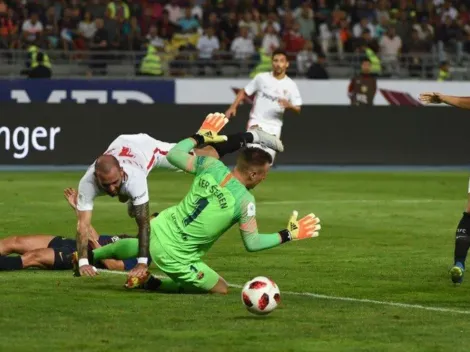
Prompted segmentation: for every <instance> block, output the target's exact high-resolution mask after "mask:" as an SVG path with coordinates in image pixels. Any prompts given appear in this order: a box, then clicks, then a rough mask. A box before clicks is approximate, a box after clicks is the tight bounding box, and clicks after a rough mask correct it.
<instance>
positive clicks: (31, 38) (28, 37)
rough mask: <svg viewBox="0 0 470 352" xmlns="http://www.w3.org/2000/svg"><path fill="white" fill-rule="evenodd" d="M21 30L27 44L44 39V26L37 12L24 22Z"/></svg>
mask: <svg viewBox="0 0 470 352" xmlns="http://www.w3.org/2000/svg"><path fill="white" fill-rule="evenodd" d="M21 31H22V32H23V36H22V39H23V41H24V42H25V44H26V45H28V44H30V43H32V42H35V41H40V40H41V39H42V34H43V31H44V27H43V25H42V23H41V21H39V16H38V14H37V13H32V14H31V16H30V17H29V18H28V19H27V20H26V21H24V22H23V25H22V26H21Z"/></svg>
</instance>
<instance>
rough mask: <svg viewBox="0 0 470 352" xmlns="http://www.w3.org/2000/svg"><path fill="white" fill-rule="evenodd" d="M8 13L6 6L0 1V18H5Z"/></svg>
mask: <svg viewBox="0 0 470 352" xmlns="http://www.w3.org/2000/svg"><path fill="white" fill-rule="evenodd" d="M7 13H8V5H7V4H6V2H5V0H0V17H5V16H6V15H7Z"/></svg>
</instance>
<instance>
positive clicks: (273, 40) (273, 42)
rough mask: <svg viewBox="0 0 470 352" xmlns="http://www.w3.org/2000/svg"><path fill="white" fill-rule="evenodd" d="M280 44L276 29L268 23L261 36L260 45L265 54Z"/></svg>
mask: <svg viewBox="0 0 470 352" xmlns="http://www.w3.org/2000/svg"><path fill="white" fill-rule="evenodd" d="M280 46H281V42H280V40H279V36H278V35H277V33H276V30H275V29H274V26H273V25H268V26H267V27H266V30H265V33H264V36H263V41H262V42H261V47H262V48H263V50H264V52H265V53H266V54H271V53H272V52H273V51H274V50H276V49H278V48H279V47H280Z"/></svg>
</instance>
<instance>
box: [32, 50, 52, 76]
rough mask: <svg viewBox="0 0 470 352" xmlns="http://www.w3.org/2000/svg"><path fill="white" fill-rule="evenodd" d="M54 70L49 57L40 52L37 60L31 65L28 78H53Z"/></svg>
mask: <svg viewBox="0 0 470 352" xmlns="http://www.w3.org/2000/svg"><path fill="white" fill-rule="evenodd" d="M51 76H52V70H51V63H50V62H49V57H48V56H47V54H45V53H43V52H38V53H37V55H36V62H35V63H34V64H33V65H31V68H30V70H29V72H28V78H51Z"/></svg>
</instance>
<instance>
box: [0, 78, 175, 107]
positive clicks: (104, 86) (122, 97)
mask: <svg viewBox="0 0 470 352" xmlns="http://www.w3.org/2000/svg"><path fill="white" fill-rule="evenodd" d="M0 102H16V103H23V104H25V103H36V102H41V103H51V104H53V103H55V104H57V103H62V102H75V103H78V104H84V103H99V104H127V103H141V104H153V103H174V102H175V83H174V81H172V80H168V81H167V80H112V79H103V80H95V79H93V80H87V79H70V80H68V79H44V80H42V79H18V80H0Z"/></svg>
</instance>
